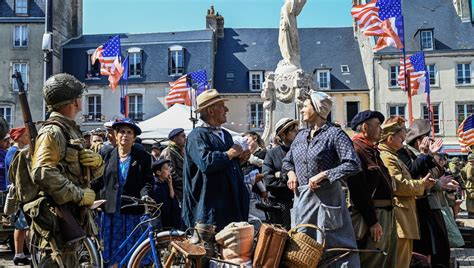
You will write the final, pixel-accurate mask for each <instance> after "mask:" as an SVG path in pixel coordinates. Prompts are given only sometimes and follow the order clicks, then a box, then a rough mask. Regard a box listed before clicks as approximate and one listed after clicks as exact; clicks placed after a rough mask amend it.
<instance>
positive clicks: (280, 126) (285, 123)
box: [275, 117, 299, 136]
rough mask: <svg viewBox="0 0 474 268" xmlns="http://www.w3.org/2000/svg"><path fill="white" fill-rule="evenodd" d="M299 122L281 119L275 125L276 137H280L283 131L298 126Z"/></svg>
mask: <svg viewBox="0 0 474 268" xmlns="http://www.w3.org/2000/svg"><path fill="white" fill-rule="evenodd" d="M298 123H299V122H298V120H294V119H290V118H287V117H285V118H282V119H280V120H279V121H278V122H277V123H276V125H275V136H279V135H280V134H281V133H283V131H285V130H286V129H288V128H289V127H291V126H293V125H298Z"/></svg>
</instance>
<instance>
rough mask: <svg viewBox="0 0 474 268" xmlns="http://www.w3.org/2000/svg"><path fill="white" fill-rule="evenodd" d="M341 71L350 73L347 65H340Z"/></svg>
mask: <svg viewBox="0 0 474 268" xmlns="http://www.w3.org/2000/svg"><path fill="white" fill-rule="evenodd" d="M341 72H342V73H343V74H345V73H350V71H349V65H341Z"/></svg>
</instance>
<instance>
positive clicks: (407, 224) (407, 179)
mask: <svg viewBox="0 0 474 268" xmlns="http://www.w3.org/2000/svg"><path fill="white" fill-rule="evenodd" d="M405 137H406V128H405V120H404V119H403V118H401V117H390V118H389V119H387V120H386V121H385V123H384V124H383V125H382V134H381V137H380V144H379V149H380V157H381V158H382V161H383V163H384V164H385V166H386V167H387V168H388V171H389V173H390V176H391V177H392V179H394V180H395V187H394V194H395V206H396V209H395V219H396V223H397V235H398V240H397V256H396V260H397V266H396V267H409V266H410V261H411V254H412V251H413V240H415V239H420V231H419V228H418V217H417V214H416V204H415V198H416V197H417V196H422V195H423V192H424V191H425V189H429V188H431V187H433V185H434V184H435V180H433V179H432V178H431V177H430V176H429V174H428V176H425V177H424V178H423V179H421V180H413V179H412V177H411V175H410V171H409V169H408V168H407V166H406V165H405V164H403V162H401V161H400V159H399V158H398V154H397V151H398V150H400V149H402V148H403V142H404V141H405Z"/></svg>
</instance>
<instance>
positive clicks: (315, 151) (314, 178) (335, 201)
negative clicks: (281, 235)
mask: <svg viewBox="0 0 474 268" xmlns="http://www.w3.org/2000/svg"><path fill="white" fill-rule="evenodd" d="M331 108H332V101H331V98H330V97H329V96H328V95H327V94H325V93H323V92H317V91H312V92H310V98H308V99H306V100H305V101H304V104H303V108H302V110H301V114H302V116H303V121H304V122H306V123H307V124H308V127H307V128H306V129H303V130H301V131H300V132H299V133H298V135H297V136H296V138H295V140H294V141H293V143H292V145H291V148H290V151H289V152H288V153H287V155H286V157H285V159H284V160H283V169H284V170H285V171H286V172H288V188H290V189H291V190H293V191H294V193H295V197H294V204H293V211H292V217H291V221H292V226H295V225H299V224H304V223H310V224H314V225H317V226H318V227H320V228H322V229H323V230H324V233H325V240H326V244H325V249H327V248H352V249H356V248H357V244H356V240H355V236H354V230H353V228H352V224H351V219H350V215H349V211H348V210H347V207H346V201H345V196H344V193H343V191H342V187H341V182H340V181H341V180H342V179H345V178H347V177H349V176H351V175H355V174H357V173H358V172H359V171H360V169H361V168H360V161H359V158H358V157H357V154H356V153H355V151H354V147H353V145H352V142H351V140H350V138H349V137H348V136H347V134H346V133H345V132H344V131H343V130H342V129H341V128H339V127H336V126H335V125H333V124H332V123H330V122H327V116H328V114H329V113H330V112H331ZM302 231H303V232H305V233H306V234H308V235H310V236H311V237H313V238H317V240H318V241H320V242H321V235H320V234H319V233H318V234H317V233H316V232H315V230H312V229H309V228H307V229H302ZM335 254H341V252H338V253H334V252H333V253H328V252H325V253H324V254H323V256H322V259H321V261H320V263H321V262H324V261H325V260H327V259H329V258H331V257H333V256H335ZM359 266H360V263H359V257H358V254H357V253H351V254H348V255H346V256H345V257H343V258H341V259H339V260H337V261H336V262H333V263H332V264H331V265H330V266H329V267H359Z"/></svg>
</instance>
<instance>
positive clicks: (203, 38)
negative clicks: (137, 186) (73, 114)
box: [63, 30, 215, 130]
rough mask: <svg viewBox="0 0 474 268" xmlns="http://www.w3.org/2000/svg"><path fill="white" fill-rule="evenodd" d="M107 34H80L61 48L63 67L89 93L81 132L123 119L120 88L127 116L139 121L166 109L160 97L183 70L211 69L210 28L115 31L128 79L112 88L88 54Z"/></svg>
mask: <svg viewBox="0 0 474 268" xmlns="http://www.w3.org/2000/svg"><path fill="white" fill-rule="evenodd" d="M115 35H116V34H107V35H105V34H104V35H83V36H81V37H80V38H77V39H74V40H71V41H69V42H68V43H67V44H66V45H64V46H63V56H64V58H65V59H67V61H66V60H65V61H63V70H64V71H65V72H67V73H70V74H72V75H74V76H76V77H77V78H78V79H80V80H81V81H83V82H84V83H85V84H86V85H87V88H88V91H87V92H86V93H84V95H83V108H82V115H81V116H80V118H78V119H79V120H78V122H82V129H83V130H91V129H95V128H98V127H101V126H103V124H104V122H105V121H108V120H113V119H115V118H118V117H123V116H124V115H123V114H121V109H120V94H121V93H120V90H121V89H120V88H121V87H123V86H125V85H127V87H128V97H129V98H128V99H129V100H128V111H129V117H130V118H132V119H134V120H136V121H142V120H146V119H148V118H150V117H153V116H155V115H157V114H159V113H161V112H163V111H164V110H165V109H167V106H166V104H165V96H166V95H167V94H168V92H169V89H170V85H169V82H173V81H175V80H176V79H178V78H179V77H181V76H182V75H184V74H187V73H191V72H194V71H198V70H205V71H206V73H207V74H208V75H209V77H210V78H211V77H212V73H213V71H214V50H215V47H214V32H213V31H212V30H199V31H188V32H168V33H150V34H119V35H120V41H121V49H122V51H121V54H122V57H123V58H125V57H129V79H128V82H125V81H123V79H122V80H121V82H120V84H121V85H120V87H117V89H116V90H115V92H114V91H112V90H111V89H110V88H109V86H108V84H109V82H108V80H107V77H104V76H101V75H100V66H99V62H98V61H97V62H95V63H92V62H91V55H92V54H93V53H94V51H95V49H96V48H97V47H98V46H100V45H102V44H104V43H105V42H106V41H107V40H108V39H109V37H111V36H115Z"/></svg>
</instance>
